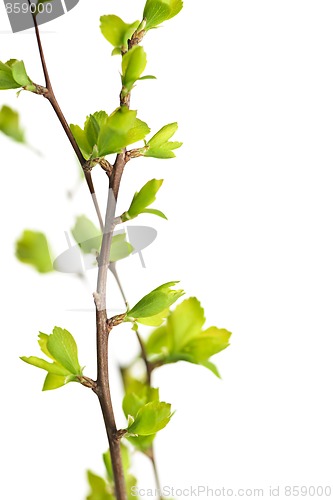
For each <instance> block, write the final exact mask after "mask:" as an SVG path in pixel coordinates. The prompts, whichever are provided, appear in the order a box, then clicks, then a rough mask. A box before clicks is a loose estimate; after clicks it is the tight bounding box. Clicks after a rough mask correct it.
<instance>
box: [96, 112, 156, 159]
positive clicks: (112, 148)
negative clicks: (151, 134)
mask: <svg viewBox="0 0 333 500" xmlns="http://www.w3.org/2000/svg"><path fill="white" fill-rule="evenodd" d="M136 115H137V112H136V111H132V110H129V109H128V108H127V107H126V106H125V107H121V108H118V109H116V111H114V112H113V113H112V114H111V115H110V116H109V118H108V120H107V121H106V123H105V124H104V126H103V127H102V128H101V131H100V135H99V138H98V144H97V147H98V153H99V155H100V156H105V155H108V154H112V153H119V152H120V151H121V150H122V149H123V148H125V147H126V146H128V145H130V144H133V142H137V141H138V140H141V139H144V138H145V137H146V135H147V130H148V126H147V125H146V124H145V127H142V126H140V127H139V129H140V130H139V132H138V133H133V132H132V134H131V131H132V130H133V129H134V130H135V129H136V128H137V127H138V124H137V122H136ZM140 123H142V122H140Z"/></svg>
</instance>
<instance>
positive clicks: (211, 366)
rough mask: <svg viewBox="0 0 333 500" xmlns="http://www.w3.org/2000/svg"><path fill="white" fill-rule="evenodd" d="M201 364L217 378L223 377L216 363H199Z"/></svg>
mask: <svg viewBox="0 0 333 500" xmlns="http://www.w3.org/2000/svg"><path fill="white" fill-rule="evenodd" d="M199 364H200V365H201V366H204V367H205V368H207V369H208V370H210V371H211V372H212V373H213V374H214V375H216V377H217V378H221V375H220V372H219V370H218V368H217V366H216V365H214V363H212V362H211V361H201V363H199Z"/></svg>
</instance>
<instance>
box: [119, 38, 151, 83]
mask: <svg viewBox="0 0 333 500" xmlns="http://www.w3.org/2000/svg"><path fill="white" fill-rule="evenodd" d="M146 65H147V56H146V53H145V51H144V49H143V47H141V46H139V45H136V46H135V47H133V48H132V49H131V50H129V51H128V52H127V53H126V54H125V55H124V56H123V60H122V72H123V73H122V84H123V87H124V88H125V89H126V91H127V92H130V91H131V90H132V88H133V85H134V84H135V82H136V81H137V80H138V79H139V78H140V77H141V75H142V73H143V72H144V70H145V68H146Z"/></svg>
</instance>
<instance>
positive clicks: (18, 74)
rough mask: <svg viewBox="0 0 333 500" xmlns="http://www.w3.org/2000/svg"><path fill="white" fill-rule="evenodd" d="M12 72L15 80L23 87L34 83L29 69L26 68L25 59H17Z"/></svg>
mask: <svg viewBox="0 0 333 500" xmlns="http://www.w3.org/2000/svg"><path fill="white" fill-rule="evenodd" d="M12 74H13V78H14V80H15V81H16V82H17V83H19V84H20V85H21V86H22V87H27V86H28V85H32V84H33V83H32V81H31V80H30V78H29V77H28V75H27V71H26V69H25V65H24V62H23V61H17V62H15V63H14V64H13V65H12Z"/></svg>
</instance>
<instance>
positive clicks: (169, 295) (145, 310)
mask: <svg viewBox="0 0 333 500" xmlns="http://www.w3.org/2000/svg"><path fill="white" fill-rule="evenodd" d="M177 283H179V282H178V281H172V282H169V283H165V284H164V285H161V286H159V287H158V288H156V289H155V290H153V291H152V292H150V293H149V294H148V295H145V297H143V298H142V299H141V300H140V301H139V302H138V303H137V304H136V305H135V306H134V307H133V308H132V309H131V310H130V311H128V313H127V316H126V318H127V321H133V320H134V321H135V320H136V319H138V318H149V317H150V316H155V315H157V314H160V313H161V312H162V311H164V310H165V309H167V308H168V307H170V306H171V305H172V304H174V303H175V302H176V300H178V299H179V297H181V296H182V295H184V291H183V290H172V287H173V286H175V285H176V284H177Z"/></svg>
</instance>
